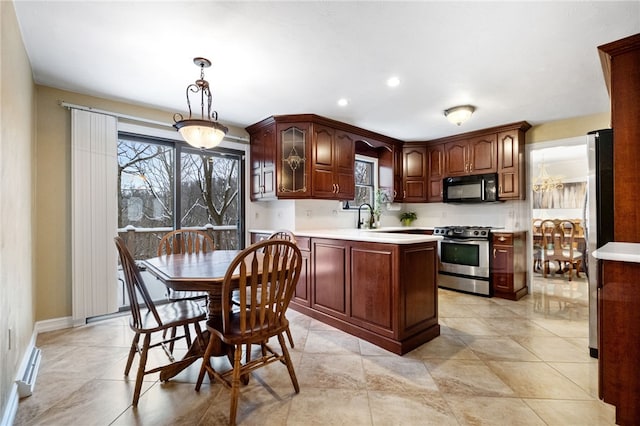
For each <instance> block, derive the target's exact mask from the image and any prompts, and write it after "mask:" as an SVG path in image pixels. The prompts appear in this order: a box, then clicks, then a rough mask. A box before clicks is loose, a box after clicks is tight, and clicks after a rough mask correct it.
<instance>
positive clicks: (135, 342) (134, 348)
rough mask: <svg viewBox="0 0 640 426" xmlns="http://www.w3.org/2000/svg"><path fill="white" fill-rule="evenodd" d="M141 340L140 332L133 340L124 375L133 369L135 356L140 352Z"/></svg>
mask: <svg viewBox="0 0 640 426" xmlns="http://www.w3.org/2000/svg"><path fill="white" fill-rule="evenodd" d="M139 341H140V333H136V335H135V336H133V340H132V341H131V349H130V350H129V358H128V359H127V366H126V367H125V368H124V375H125V376H128V375H129V371H131V364H133V357H134V356H135V355H136V352H138V342H139Z"/></svg>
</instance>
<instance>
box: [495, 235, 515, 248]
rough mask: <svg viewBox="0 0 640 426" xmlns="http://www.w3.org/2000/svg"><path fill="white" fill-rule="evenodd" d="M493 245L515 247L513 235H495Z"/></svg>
mask: <svg viewBox="0 0 640 426" xmlns="http://www.w3.org/2000/svg"><path fill="white" fill-rule="evenodd" d="M493 244H502V245H505V246H512V245H513V234H499V233H494V234H493Z"/></svg>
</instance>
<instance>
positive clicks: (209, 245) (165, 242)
mask: <svg viewBox="0 0 640 426" xmlns="http://www.w3.org/2000/svg"><path fill="white" fill-rule="evenodd" d="M214 250H215V243H214V241H213V238H211V236H210V235H209V234H207V233H205V232H203V231H198V230H195V229H176V230H175V231H171V232H168V233H166V234H165V235H164V236H163V237H162V239H161V240H160V243H159V244H158V256H162V255H165V254H179V253H188V254H191V253H208V252H212V251H214ZM206 297H207V293H206V292H192V291H175V290H171V289H170V288H167V298H168V299H169V300H170V301H176V300H184V299H192V300H195V299H205V298H206Z"/></svg>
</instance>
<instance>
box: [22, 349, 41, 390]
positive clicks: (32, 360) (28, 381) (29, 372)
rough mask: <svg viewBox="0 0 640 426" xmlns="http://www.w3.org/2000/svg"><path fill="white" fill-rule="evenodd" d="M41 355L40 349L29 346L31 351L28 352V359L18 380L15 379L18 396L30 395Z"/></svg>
mask: <svg viewBox="0 0 640 426" xmlns="http://www.w3.org/2000/svg"><path fill="white" fill-rule="evenodd" d="M41 357H42V355H41V353H40V349H38V348H36V347H35V346H32V347H31V353H30V354H29V360H28V362H27V365H26V367H25V369H24V373H23V374H22V378H21V379H20V380H16V383H17V385H18V396H19V397H20V398H24V397H25V396H31V394H32V393H33V388H34V387H35V384H36V378H37V377H38V369H39V368H40V359H41Z"/></svg>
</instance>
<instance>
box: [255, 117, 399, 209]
mask: <svg viewBox="0 0 640 426" xmlns="http://www.w3.org/2000/svg"><path fill="white" fill-rule="evenodd" d="M246 130H247V132H248V133H249V137H250V144H251V148H250V154H251V159H250V163H251V172H250V180H251V182H250V188H251V200H252V201H258V200H270V199H304V198H318V199H330V200H352V199H353V198H354V196H355V176H354V168H355V153H356V143H358V142H363V143H364V145H366V146H368V147H369V148H371V152H373V154H374V157H378V159H379V161H382V164H383V166H384V167H387V168H388V169H389V171H390V173H388V175H389V176H390V177H389V178H388V179H387V182H386V183H385V187H386V188H387V189H388V192H389V193H391V192H392V189H391V188H392V186H393V187H395V186H397V185H398V182H397V180H396V179H397V174H398V173H401V171H399V170H393V169H395V166H396V164H397V163H396V162H395V155H396V153H395V152H396V151H397V150H398V149H399V147H401V145H402V141H400V140H397V139H393V138H389V137H387V136H384V135H380V134H377V133H374V132H370V131H368V130H365V129H361V128H358V127H355V126H351V125H348V124H345V123H341V122H339V121H335V120H331V119H328V118H324V117H320V116H318V115H315V114H297V115H279V116H272V117H268V118H266V119H264V120H262V121H260V122H258V123H255V124H252V125H251V126H248V127H247V128H246ZM381 156H382V158H381ZM391 176H393V177H391ZM392 179H393V182H392V181H391V180H392Z"/></svg>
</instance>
